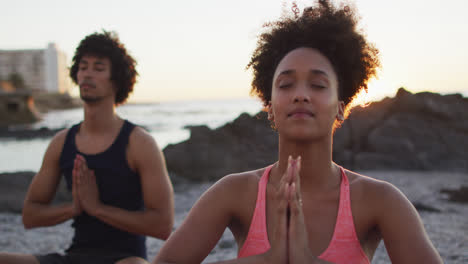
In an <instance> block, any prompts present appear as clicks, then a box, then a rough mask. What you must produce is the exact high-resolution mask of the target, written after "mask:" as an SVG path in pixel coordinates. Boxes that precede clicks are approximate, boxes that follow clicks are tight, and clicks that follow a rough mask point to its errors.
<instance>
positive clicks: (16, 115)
mask: <svg viewBox="0 0 468 264" xmlns="http://www.w3.org/2000/svg"><path fill="white" fill-rule="evenodd" d="M81 105H82V102H81V100H79V99H77V98H73V97H71V96H70V95H69V94H61V93H34V92H31V91H28V90H21V91H14V92H0V130H2V131H6V130H8V127H9V126H12V125H27V124H32V123H34V122H37V121H38V120H40V119H41V114H43V113H46V112H48V111H51V110H62V109H71V108H76V107H80V106H81Z"/></svg>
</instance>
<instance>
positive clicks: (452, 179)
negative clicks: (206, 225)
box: [0, 171, 468, 264]
mask: <svg viewBox="0 0 468 264" xmlns="http://www.w3.org/2000/svg"><path fill="white" fill-rule="evenodd" d="M360 172H361V173H363V174H365V175H368V176H371V177H374V178H377V179H382V180H386V181H389V182H391V183H392V184H394V185H396V186H397V187H398V188H400V190H402V191H403V193H405V194H406V195H407V197H408V198H409V199H410V200H411V201H412V202H413V204H415V205H416V207H417V208H418V211H419V213H420V215H421V218H422V221H423V223H424V226H425V228H426V231H427V233H428V235H429V237H430V239H431V240H432V242H433V243H434V246H435V247H436V248H437V250H438V251H439V252H440V254H441V255H442V258H443V259H444V261H445V263H447V264H449V263H453V264H461V263H467V262H468V251H467V250H466V249H467V248H468V222H467V221H466V219H468V204H467V203H466V200H465V202H452V201H450V199H451V196H450V194H448V193H447V190H450V191H452V192H455V193H456V192H457V191H458V190H460V189H461V188H460V187H461V186H468V175H467V174H466V173H453V172H416V171H411V172H408V171H391V172H390V171H360ZM0 177H1V176H0ZM211 184H212V182H204V183H188V182H179V183H178V184H177V185H176V187H175V191H176V193H175V214H176V218H175V220H176V221H175V228H177V227H178V226H179V225H180V224H181V223H182V221H183V219H184V218H185V217H186V215H187V213H188V211H189V210H190V208H191V207H192V205H193V204H194V203H195V201H196V200H197V199H198V198H199V197H200V195H201V194H202V193H203V192H204V191H205V190H206V189H207V188H209V186H211ZM0 188H2V190H0V193H2V192H3V191H4V188H5V187H4V185H3V183H1V184H0ZM465 188H466V187H465ZM441 190H445V191H441ZM465 195H466V193H465ZM465 197H466V196H465ZM2 200H3V198H2ZM70 224H71V221H67V222H65V223H63V224H60V225H58V226H55V227H46V228H36V229H32V230H25V229H24V228H23V226H22V223H21V215H20V214H17V213H7V212H5V211H3V213H1V210H0V234H1V239H0V251H7V252H22V253H31V254H42V253H47V252H55V251H58V252H63V250H65V249H66V248H67V246H68V245H69V242H70V241H71V238H72V232H73V230H72V228H71V227H70ZM162 244H163V241H161V240H158V239H154V238H149V239H148V241H147V247H148V256H149V259H153V258H154V256H155V255H156V254H157V252H158V251H159V249H160V248H161V246H162ZM236 254H237V246H236V244H235V242H234V240H233V237H232V235H231V233H230V232H229V231H226V232H225V233H224V234H223V236H222V238H221V240H220V241H219V242H218V244H217V246H216V247H215V249H213V251H212V252H211V253H210V255H209V256H208V258H207V260H206V261H205V262H207V263H208V262H211V261H216V260H223V259H230V258H234V257H235V256H236ZM372 263H374V264H376V263H377V264H382V263H391V262H390V260H389V258H388V256H387V253H386V251H385V247H384V245H383V243H381V244H380V246H379V248H378V250H377V252H376V253H375V256H374V259H373V260H372Z"/></svg>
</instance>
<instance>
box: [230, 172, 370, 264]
mask: <svg viewBox="0 0 468 264" xmlns="http://www.w3.org/2000/svg"><path fill="white" fill-rule="evenodd" d="M272 167H273V165H271V166H269V167H268V168H267V169H265V172H264V173H263V176H262V178H261V179H260V182H259V184H258V195H257V203H256V206H255V211H254V214H253V217H252V221H251V223H250V228H249V233H248V235H247V239H246V240H245V242H244V245H243V246H242V248H241V250H240V251H239V254H238V258H242V257H248V256H253V255H258V254H262V253H265V252H266V251H268V250H269V249H270V242H269V241H268V235H267V227H266V215H265V214H266V210H265V209H266V207H265V204H266V186H267V183H268V178H269V176H270V171H271V168H272ZM340 169H341V179H342V180H341V184H340V204H339V209H338V217H337V220H336V224H335V230H334V232H333V237H332V240H331V242H330V244H329V245H328V248H327V249H326V250H325V251H324V252H323V253H322V254H321V255H320V256H319V258H320V259H322V260H326V261H330V262H333V263H337V264H341V263H353V264H356V263H366V264H369V263H370V261H369V259H368V258H367V256H366V254H365V253H364V251H363V250H362V248H361V244H360V242H359V240H358V238H357V235H356V231H355V230H354V221H353V215H352V212H351V200H350V195H349V182H348V178H347V177H346V173H345V172H344V169H343V168H341V167H340Z"/></svg>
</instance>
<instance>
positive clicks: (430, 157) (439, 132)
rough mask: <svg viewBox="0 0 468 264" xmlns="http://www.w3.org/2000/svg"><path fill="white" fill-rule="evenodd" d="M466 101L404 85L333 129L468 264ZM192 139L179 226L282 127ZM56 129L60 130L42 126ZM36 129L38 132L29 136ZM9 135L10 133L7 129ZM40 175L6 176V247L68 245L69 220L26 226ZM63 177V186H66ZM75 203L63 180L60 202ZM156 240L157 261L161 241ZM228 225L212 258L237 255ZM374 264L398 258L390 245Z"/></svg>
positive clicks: (152, 244) (221, 131) (0, 220)
mask: <svg viewBox="0 0 468 264" xmlns="http://www.w3.org/2000/svg"><path fill="white" fill-rule="evenodd" d="M466 120H468V99H467V98H463V97H462V96H460V95H445V96H442V95H439V94H433V93H418V94H411V93H409V92H407V91H405V90H403V89H400V90H399V91H398V93H397V95H396V96H395V97H394V98H386V99H384V100H382V101H380V102H375V103H372V104H370V105H369V106H367V107H358V108H355V109H354V110H353V112H352V113H351V115H350V116H349V118H348V119H347V120H346V121H345V122H344V123H343V125H342V127H341V128H339V129H338V130H337V131H336V133H335V135H334V145H333V155H334V160H335V161H336V162H337V163H338V164H340V165H342V166H343V167H346V168H348V169H351V170H355V171H358V172H361V173H363V174H365V175H368V176H370V177H374V178H377V179H382V180H386V181H388V182H391V183H392V184H394V185H396V186H397V187H398V188H400V190H402V192H403V193H404V194H405V195H407V197H408V198H409V200H410V201H411V202H412V203H413V205H414V206H415V207H416V209H417V210H418V211H419V213H420V215H421V218H422V220H423V222H424V225H425V227H426V230H427V232H428V235H429V237H430V238H431V240H432V241H433V243H434V245H435V247H436V248H437V250H439V252H440V254H441V255H442V257H443V258H444V261H445V263H468V251H467V248H468V221H467V220H466V219H468V151H467V149H468V140H467V139H468V122H465V121H466ZM189 129H190V131H191V136H190V138H189V139H188V140H187V141H184V142H181V143H179V144H173V145H168V146H167V147H166V148H165V149H164V150H163V151H164V155H165V157H166V162H167V167H168V170H169V172H170V175H171V179H172V181H173V183H174V184H175V190H176V195H175V207H176V227H177V226H179V225H180V223H181V222H182V221H183V219H184V218H185V216H186V214H187V213H188V211H189V210H190V208H191V206H192V205H193V204H194V203H195V201H196V200H197V199H198V198H199V196H200V195H201V194H202V193H203V192H204V191H205V190H206V189H207V188H208V187H209V186H210V185H211V184H213V183H214V181H215V180H217V179H219V178H221V177H222V176H224V175H227V174H229V173H233V172H239V171H245V170H251V169H256V168H260V167H264V166H266V165H269V164H271V163H273V162H275V161H276V159H277V149H278V145H277V134H276V132H275V131H274V130H272V129H271V128H270V124H269V122H268V120H267V119H266V114H265V113H263V112H261V113H259V114H257V115H256V116H250V115H248V114H242V115H240V116H239V117H238V118H237V119H235V120H234V121H232V122H230V123H228V124H226V125H224V126H222V127H219V128H217V129H210V128H208V127H206V126H195V127H190V128H189ZM39 132H40V133H42V135H44V136H48V135H50V136H52V135H53V134H54V133H55V132H56V131H45V130H44V131H39ZM2 133H3V132H2V130H0V137H8V136H12V135H15V137H16V138H21V137H24V138H29V137H35V136H37V135H38V134H40V133H38V132H37V131H29V132H28V131H25V132H22V133H19V132H18V131H15V132H14V133H11V131H7V132H4V134H2ZM28 133H30V134H28ZM2 135H3V136H2ZM34 174H35V173H34V172H16V173H3V174H0V235H1V236H0V237H1V239H0V251H9V252H23V253H33V254H37V253H46V252H51V251H59V252H60V251H63V250H64V249H66V247H67V246H68V243H69V241H70V239H71V236H72V229H71V227H70V223H71V222H70V221H68V222H66V223H63V224H61V225H59V226H56V227H51V228H38V229H33V230H28V231H26V230H24V228H23V227H22V224H21V215H20V212H21V210H22V203H23V199H24V195H25V194H26V191H27V187H28V185H29V183H30V182H31V180H32V177H33V176H34ZM61 184H63V183H61ZM69 200H70V195H69V194H68V193H67V191H66V190H65V188H64V186H63V185H61V186H60V187H59V191H58V194H57V197H56V198H55V201H54V202H57V203H63V202H66V201H69ZM162 243H163V242H162V241H160V240H157V239H149V240H148V254H149V256H150V258H153V257H154V256H155V255H156V253H157V252H158V250H159V248H160V247H161V245H162ZM236 250H237V247H236V245H235V243H234V241H233V238H232V235H231V234H230V232H228V231H226V232H225V233H224V235H223V237H222V239H221V241H220V242H219V243H218V245H217V246H216V248H215V249H214V250H213V252H212V253H211V254H210V255H209V257H208V259H207V262H209V261H214V260H221V259H229V258H233V257H235V256H236ZM372 263H390V260H389V259H388V257H387V255H386V253H385V247H384V246H383V244H381V245H380V247H379V249H378V251H377V252H376V254H375V257H374V260H373V261H372Z"/></svg>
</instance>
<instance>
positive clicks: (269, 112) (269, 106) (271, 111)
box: [266, 101, 275, 122]
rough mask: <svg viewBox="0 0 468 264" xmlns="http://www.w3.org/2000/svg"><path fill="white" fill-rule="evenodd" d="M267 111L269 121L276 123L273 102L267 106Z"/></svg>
mask: <svg viewBox="0 0 468 264" xmlns="http://www.w3.org/2000/svg"><path fill="white" fill-rule="evenodd" d="M266 110H267V112H268V120H270V122H274V121H275V116H274V115H273V107H271V101H270V102H268V105H267V106H266Z"/></svg>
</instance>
